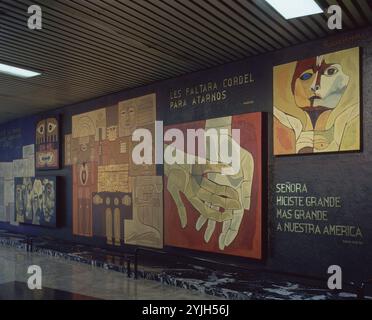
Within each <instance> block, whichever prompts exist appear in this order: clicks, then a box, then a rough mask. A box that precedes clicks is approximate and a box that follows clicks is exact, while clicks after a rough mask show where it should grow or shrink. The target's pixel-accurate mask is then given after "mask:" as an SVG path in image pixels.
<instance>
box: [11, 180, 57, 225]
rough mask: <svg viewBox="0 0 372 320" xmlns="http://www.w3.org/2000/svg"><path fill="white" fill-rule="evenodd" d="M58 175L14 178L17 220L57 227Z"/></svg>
mask: <svg viewBox="0 0 372 320" xmlns="http://www.w3.org/2000/svg"><path fill="white" fill-rule="evenodd" d="M56 179H57V178H56V177H35V178H29V177H27V178H15V179H14V186H15V187H14V188H15V191H14V203H15V214H16V219H17V222H19V223H24V224H32V225H38V226H46V227H56V194H57V192H56V188H57V182H56V181H57V180H56Z"/></svg>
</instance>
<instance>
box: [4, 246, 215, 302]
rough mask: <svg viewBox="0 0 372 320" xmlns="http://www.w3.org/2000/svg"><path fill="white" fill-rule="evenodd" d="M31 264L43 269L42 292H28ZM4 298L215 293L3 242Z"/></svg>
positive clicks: (199, 296) (176, 297) (193, 297)
mask: <svg viewBox="0 0 372 320" xmlns="http://www.w3.org/2000/svg"><path fill="white" fill-rule="evenodd" d="M30 265H38V266H40V267H41V269H42V286H43V288H44V290H43V292H37V291H35V292H34V293H32V295H30V293H28V292H27V290H28V287H27V280H28V277H30V275H29V274H27V270H28V267H29V266H30ZM0 298H1V299H53V298H59V299H90V298H91V299H93V298H95V299H110V300H111V299H112V300H113V299H120V300H133V299H136V300H142V299H146V300H147V299H148V300H157V299H161V300H210V299H216V297H213V296H210V295H203V294H200V293H198V292H195V291H190V290H186V289H181V288H175V287H171V286H168V285H163V284H161V283H159V282H156V281H150V280H133V279H128V278H127V277H126V276H125V274H122V273H119V272H115V271H111V270H105V269H102V268H97V267H94V266H90V265H86V264H82V263H79V262H74V261H69V260H65V259H61V258H56V257H49V256H43V255H40V254H37V253H27V252H25V251H22V250H19V249H16V248H9V247H2V246H0Z"/></svg>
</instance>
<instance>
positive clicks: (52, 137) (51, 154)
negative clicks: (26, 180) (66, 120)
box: [35, 117, 60, 170]
mask: <svg viewBox="0 0 372 320" xmlns="http://www.w3.org/2000/svg"><path fill="white" fill-rule="evenodd" d="M59 124H60V121H59V117H48V118H44V119H41V120H40V121H38V122H37V124H36V128H35V149H36V150H35V168H36V170H56V169H59V167H60V159H59V158H60V135H59V132H60V128H59Z"/></svg>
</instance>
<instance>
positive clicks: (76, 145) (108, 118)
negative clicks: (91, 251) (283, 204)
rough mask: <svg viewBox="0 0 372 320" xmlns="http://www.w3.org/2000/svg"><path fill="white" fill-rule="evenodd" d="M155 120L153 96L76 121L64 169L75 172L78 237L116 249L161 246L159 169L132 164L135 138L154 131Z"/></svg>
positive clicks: (68, 140) (67, 138)
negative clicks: (141, 132) (103, 241)
mask: <svg viewBox="0 0 372 320" xmlns="http://www.w3.org/2000/svg"><path fill="white" fill-rule="evenodd" d="M155 120H156V96H155V94H150V95H146V96H143V97H138V98H135V99H131V100H126V101H122V102H119V103H118V104H117V105H114V106H110V107H107V108H102V109H99V110H95V111H91V112H87V113H83V114H79V115H75V116H73V117H72V133H71V135H66V136H65V148H66V150H65V164H66V165H72V171H73V233H74V234H75V235H80V236H87V237H93V236H94V237H101V238H105V239H106V243H107V244H109V245H116V246H120V245H122V244H135V243H141V244H143V245H146V246H150V247H162V238H163V230H162V228H161V227H160V226H162V223H163V222H162V215H159V210H160V209H161V208H162V186H161V185H162V183H161V177H156V166H155V165H136V164H134V163H133V162H132V150H133V148H135V147H136V145H137V144H138V143H139V142H138V143H135V142H132V133H133V132H134V130H136V129H137V128H147V129H149V130H150V131H151V132H155ZM153 143H154V136H153ZM159 179H160V186H159ZM159 190H160V191H159ZM134 198H135V199H134ZM149 229H151V230H149Z"/></svg>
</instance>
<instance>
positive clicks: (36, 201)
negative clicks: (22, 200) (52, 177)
mask: <svg viewBox="0 0 372 320" xmlns="http://www.w3.org/2000/svg"><path fill="white" fill-rule="evenodd" d="M32 194H33V202H32V209H33V212H34V213H37V212H38V210H41V208H42V204H43V185H42V183H41V181H40V180H37V179H36V180H35V181H34V186H33V192H32Z"/></svg>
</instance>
